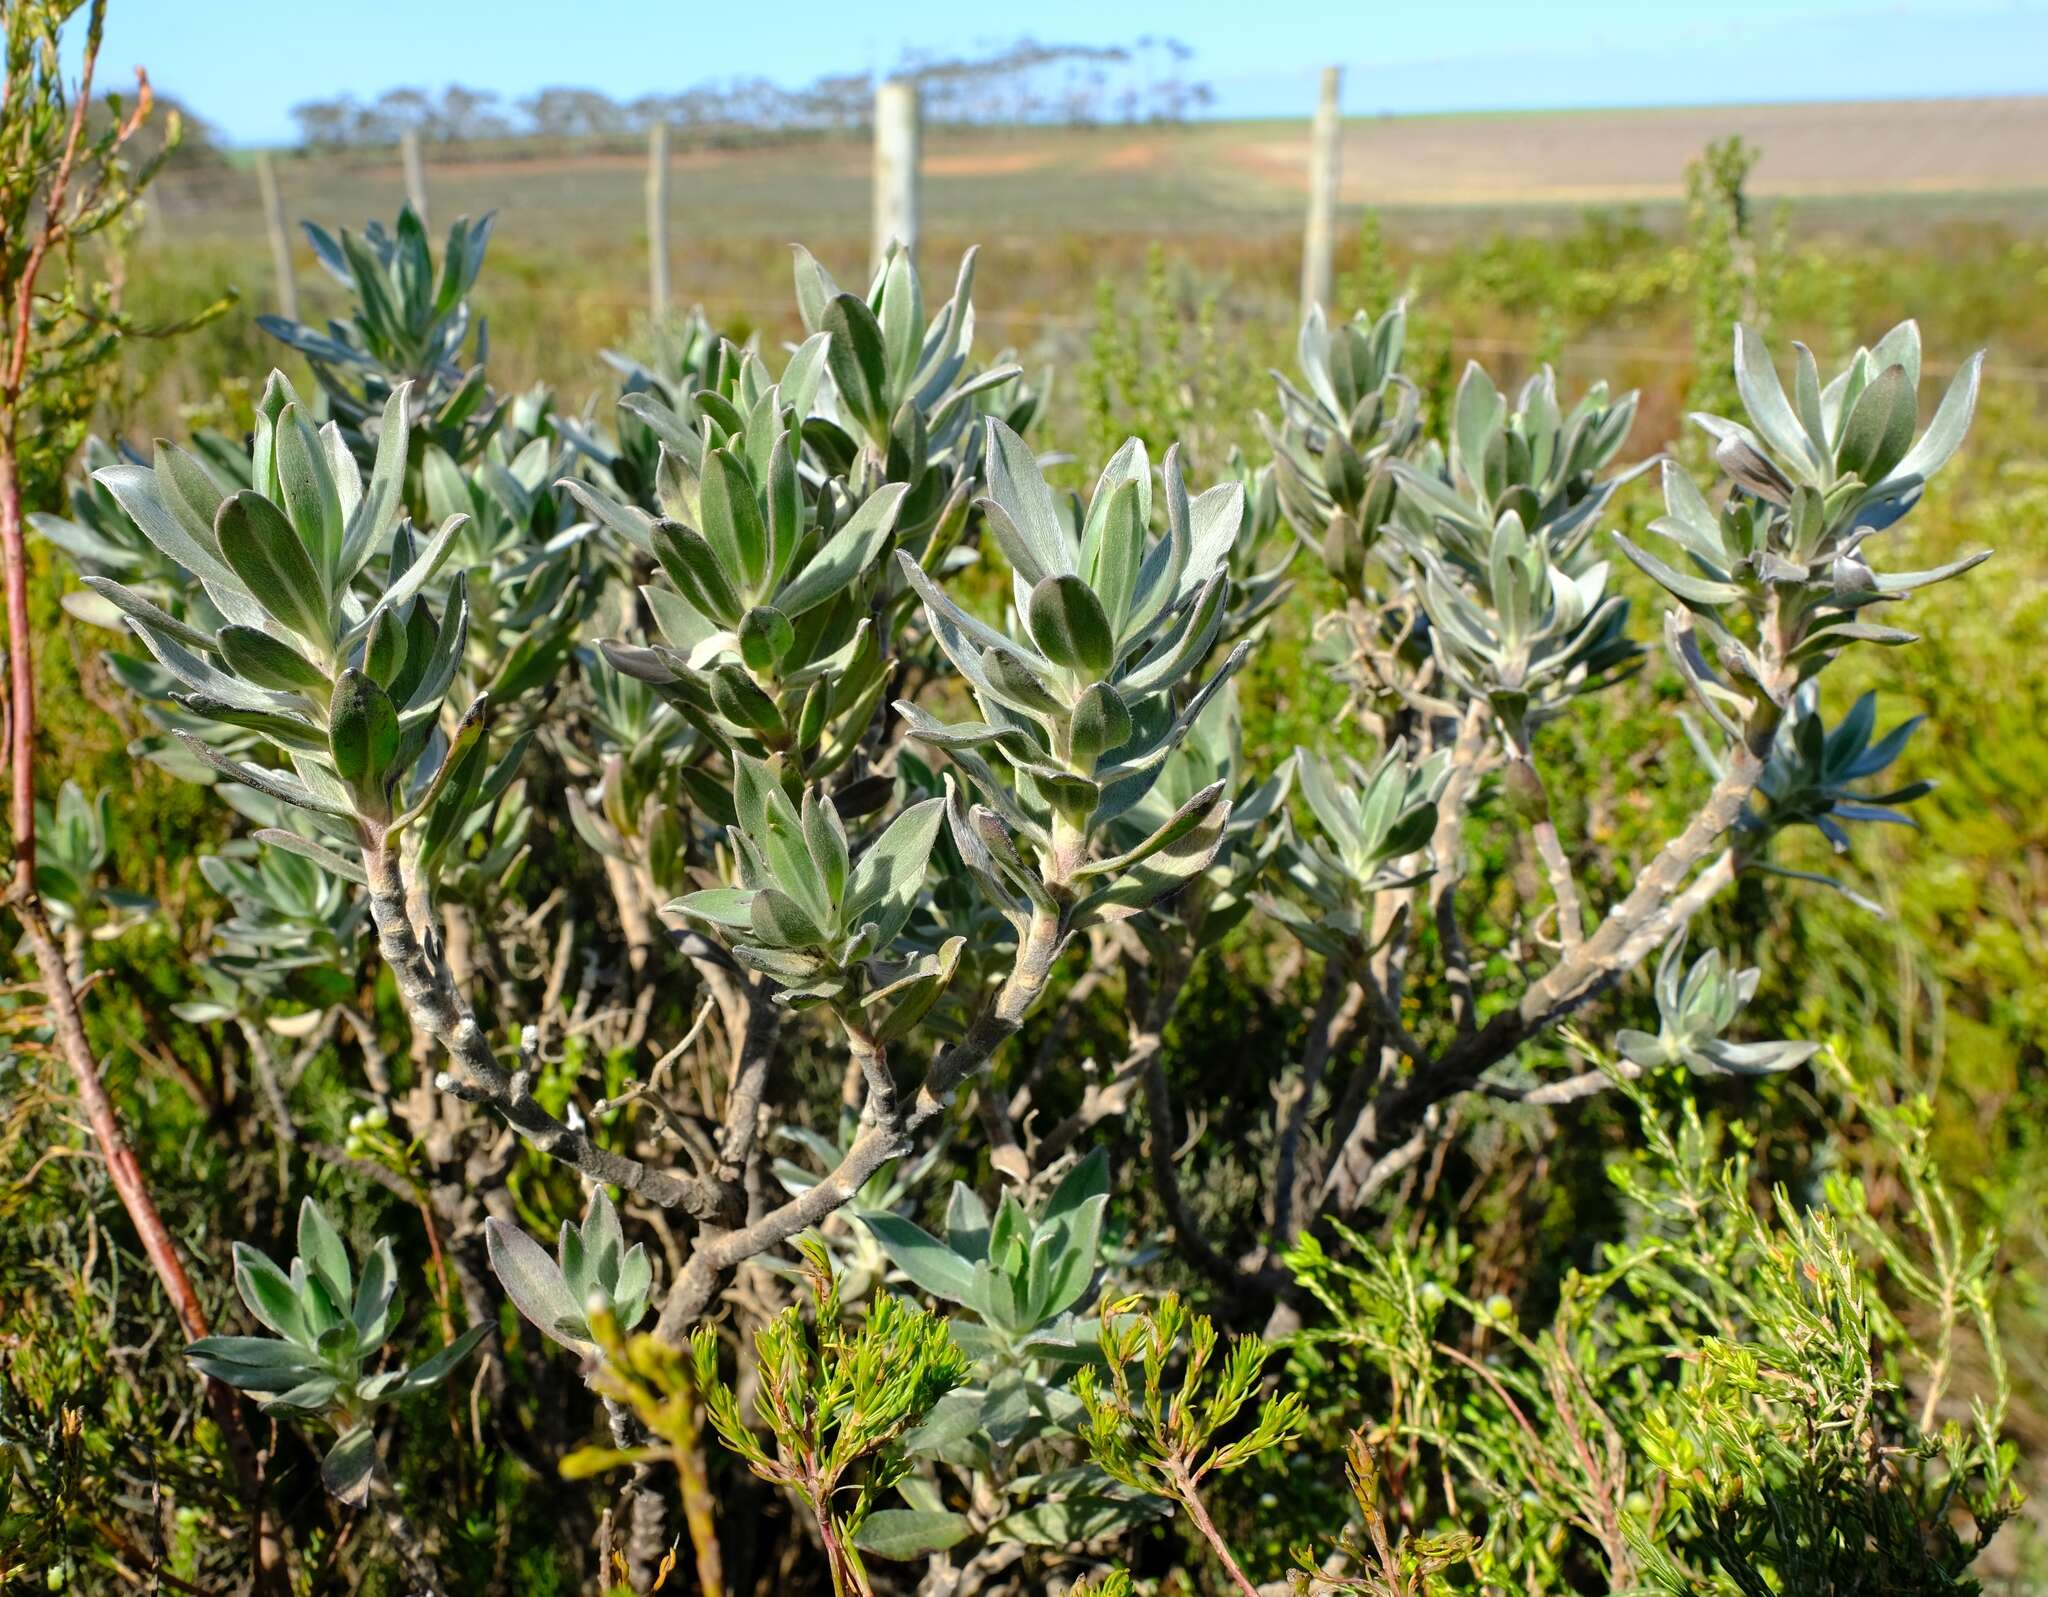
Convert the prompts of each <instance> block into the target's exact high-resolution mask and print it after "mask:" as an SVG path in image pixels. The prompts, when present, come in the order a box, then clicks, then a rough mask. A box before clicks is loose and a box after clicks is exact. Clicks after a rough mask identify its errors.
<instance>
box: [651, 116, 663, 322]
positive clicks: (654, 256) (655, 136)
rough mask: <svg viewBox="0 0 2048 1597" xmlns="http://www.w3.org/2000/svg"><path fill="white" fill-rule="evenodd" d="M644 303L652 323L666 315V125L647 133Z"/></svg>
mask: <svg viewBox="0 0 2048 1597" xmlns="http://www.w3.org/2000/svg"><path fill="white" fill-rule="evenodd" d="M647 301H648V309H649V311H650V312H651V313H652V315H653V317H654V320H655V321H656V322H657V323H659V322H660V321H661V319H662V318H663V317H664V316H666V315H668V124H667V123H666V122H657V123H655V124H654V126H653V127H651V128H649V129H648V130H647Z"/></svg>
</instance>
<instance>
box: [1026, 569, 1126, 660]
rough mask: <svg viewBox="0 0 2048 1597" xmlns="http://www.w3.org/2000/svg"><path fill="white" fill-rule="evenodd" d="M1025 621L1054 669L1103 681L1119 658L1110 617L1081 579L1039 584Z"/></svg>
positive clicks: (1055, 578)
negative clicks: (1054, 666)
mask: <svg viewBox="0 0 2048 1597" xmlns="http://www.w3.org/2000/svg"><path fill="white" fill-rule="evenodd" d="M1026 619H1027V621H1028V622H1029V624H1030V627H1031V638H1032V641H1033V642H1035V643H1036V644H1037V645H1038V647H1039V650H1040V652H1042V653H1043V654H1044V655H1045V657H1046V658H1047V659H1048V660H1050V661H1052V663H1053V664H1054V665H1059V666H1065V667H1066V668H1067V669H1068V670H1070V671H1083V672H1086V673H1087V674H1088V675H1090V676H1095V677H1100V676H1102V675H1104V674H1105V673H1107V672H1108V670H1109V667H1110V663H1111V661H1112V660H1114V658H1115V657H1116V638H1115V635H1114V634H1113V633H1111V631H1110V629H1109V617H1108V616H1106V615H1104V614H1103V611H1102V604H1101V602H1100V601H1099V600H1098V599H1097V598H1096V597H1095V595H1094V593H1093V592H1091V591H1090V589H1089V587H1088V584H1087V583H1085V582H1083V581H1082V580H1081V579H1080V578H1079V577H1076V576H1068V575H1061V576H1052V577H1047V578H1046V579H1045V580H1044V581H1043V582H1041V583H1039V584H1038V586H1037V587H1035V588H1033V589H1032V590H1031V602H1030V607H1029V612H1028V614H1027V617H1026Z"/></svg>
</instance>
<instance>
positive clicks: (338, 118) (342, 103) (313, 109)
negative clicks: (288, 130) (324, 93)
mask: <svg viewBox="0 0 2048 1597" xmlns="http://www.w3.org/2000/svg"><path fill="white" fill-rule="evenodd" d="M355 114H356V103H355V101H353V100H351V99H350V98H349V97H348V96H347V95H341V96H339V97H337V98H335V99H332V100H301V101H300V102H299V103H298V104H297V105H295V106H293V107H292V111H291V116H292V120H293V121H294V122H296V123H297V124H298V125H299V142H300V143H301V144H303V145H305V146H306V147H308V148H309V149H316V150H318V149H333V148H336V147H338V146H340V145H344V144H348V143H350V142H352V139H353V135H354V131H355Z"/></svg>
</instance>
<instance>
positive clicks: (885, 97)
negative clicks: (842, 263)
mask: <svg viewBox="0 0 2048 1597" xmlns="http://www.w3.org/2000/svg"><path fill="white" fill-rule="evenodd" d="M919 141H920V130H919V128H918V104H917V85H916V84H915V83H912V82H909V81H908V80H906V79H902V78H891V79H889V80H888V81H887V82H886V83H883V84H881V85H880V86H879V87H878V88H877V89H876V90H875V264H876V265H877V266H880V265H881V263H882V257H883V255H884V254H885V253H887V251H888V248H889V246H890V245H891V244H900V245H902V246H903V248H904V249H905V250H907V251H909V252H910V254H911V255H912V256H913V257H914V256H915V255H916V254H917V220H918V217H917V211H918V192H917V186H918V166H919V162H920V152H919V149H918V145H919Z"/></svg>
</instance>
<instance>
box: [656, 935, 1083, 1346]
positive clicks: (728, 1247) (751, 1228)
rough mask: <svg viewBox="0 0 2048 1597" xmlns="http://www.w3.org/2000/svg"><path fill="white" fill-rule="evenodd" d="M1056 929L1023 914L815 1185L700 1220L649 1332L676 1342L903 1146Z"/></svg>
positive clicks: (981, 1053)
mask: <svg viewBox="0 0 2048 1597" xmlns="http://www.w3.org/2000/svg"><path fill="white" fill-rule="evenodd" d="M1064 936H1065V934H1064V932H1063V930H1062V927H1061V924H1060V917H1059V916H1058V915H1057V914H1041V915H1036V916H1034V917H1033V918H1032V919H1031V921H1030V922H1029V924H1028V925H1027V926H1026V927H1025V929H1024V934H1023V936H1022V938H1021V939H1020V940H1019V942H1018V944H1017V953H1016V959H1015V962H1014V964H1013V965H1012V966H1011V970H1010V974H1009V976H1008V977H1007V978H1006V979H1005V981H1004V982H1003V985H1002V986H1001V988H999V989H998V990H997V993H996V996H995V999H994V1001H993V1002H992V1003H991V1004H990V1005H989V1006H988V1007H987V1008H986V1009H984V1010H983V1011H982V1012H981V1014H980V1015H978V1016H977V1017H976V1018H975V1020H974V1022H973V1024H972V1025H970V1026H969V1027H968V1028H967V1032H966V1035H965V1036H963V1037H962V1038H961V1039H960V1040H959V1041H958V1042H956V1043H954V1044H953V1045H952V1046H951V1047H950V1048H948V1049H947V1050H946V1051H945V1052H944V1053H943V1054H941V1055H940V1056H939V1058H938V1061H937V1062H936V1063H935V1064H934V1065H933V1066H932V1068H931V1071H930V1073H929V1074H928V1075H927V1076H926V1077H925V1080H924V1083H923V1084H922V1085H921V1086H920V1087H919V1088H918V1090H917V1093H916V1096H915V1097H914V1098H912V1099H911V1100H910V1101H909V1102H907V1103H906V1102H903V1101H901V1098H900V1094H898V1093H897V1092H896V1090H895V1087H894V1083H893V1080H892V1081H891V1084H890V1087H889V1091H888V1097H889V1099H890V1100H891V1107H890V1109H889V1111H888V1112H887V1113H886V1114H883V1113H881V1112H879V1111H878V1109H877V1106H876V1104H875V1102H874V1096H875V1095H874V1093H873V1091H872V1089H871V1091H870V1097H869V1102H868V1104H867V1106H866V1107H865V1108H864V1109H863V1111H862V1115H861V1124H860V1130H859V1131H858V1132H857V1133H856V1134H855V1136H854V1139H853V1146H852V1147H850V1148H848V1149H847V1150H846V1154H845V1157H843V1158H842V1159H841V1160H840V1161H839V1164H838V1165H837V1167H836V1168H834V1169H833V1170H832V1172H831V1173H830V1174H829V1175H827V1176H826V1177H825V1178H824V1179H823V1180H822V1181H820V1182H819V1183H818V1184H817V1185H816V1186H814V1187H810V1188H808V1189H806V1190H805V1191H804V1192H802V1193H799V1194H798V1195H797V1196H796V1197H794V1198H791V1199H790V1200H789V1201H788V1202H787V1203H784V1204H781V1205H779V1206H778V1207H776V1208H774V1209H771V1210H769V1211H768V1212H767V1213H766V1214H764V1215H762V1216H760V1217H759V1218H758V1219H756V1220H753V1221H751V1222H749V1223H748V1224H746V1225H743V1226H739V1227H737V1228H736V1229H733V1230H729V1231H727V1230H719V1229H716V1228H715V1227H713V1226H710V1225H707V1226H706V1227H705V1228H704V1229H703V1230H701V1231H700V1232H699V1233H698V1235H697V1245H696V1247H695V1248H694V1249H693V1250H692V1252H691V1254H690V1260H689V1263H688V1264H686V1265H685V1266H684V1267H683V1271H682V1273H681V1274H680V1275H679V1276H677V1277H676V1281H675V1285H674V1286H672V1287H671V1288H670V1289H669V1293H668V1296H667V1298H666V1299H665V1300H664V1301H663V1303H662V1306H661V1318H660V1320H659V1321H658V1322H657V1324H656V1326H655V1335H657V1336H658V1337H660V1338H661V1340H662V1341H664V1342H666V1343H667V1344H669V1345H670V1346H671V1347H675V1346H680V1345H681V1343H682V1341H683V1339H684V1337H686V1336H687V1335H688V1334H689V1331H690V1328H691V1326H693V1325H695V1324H696V1322H697V1321H698V1320H699V1319H700V1318H702V1316H703V1315H704V1313H705V1311H706V1310H708V1309H709V1308H710V1307H711V1304H712V1301H713V1300H714V1299H715V1298H716V1297H717V1295H718V1291H719V1287H720V1284H721V1282H722V1281H723V1280H724V1278H725V1275H726V1274H727V1272H728V1271H731V1270H733V1269H735V1268H736V1267H737V1266H739V1265H740V1264H743V1263H744V1262H745V1261H746V1260H748V1259H751V1258H753V1257H754V1256H755V1255H756V1254H760V1253H765V1252H767V1251H768V1249H770V1248H773V1247H777V1246H779V1245H780V1244H782V1243H784V1242H787V1241H788V1240H789V1239H790V1238H791V1237H793V1236H795V1235H796V1234H797V1233H798V1232H799V1231H802V1230H805V1229H806V1228H808V1227H810V1226H814V1225H816V1224H818V1222H819V1221H821V1220H823V1219H824V1218H825V1217H826V1216H827V1215H829V1214H831V1213H832V1212H833V1211H834V1210H836V1209H840V1208H843V1207H844V1206H845V1205H846V1204H848V1203H851V1202H852V1201H853V1197H854V1194H855V1193H857V1192H859V1191H860V1189H861V1187H862V1185H863V1184H864V1183H865V1182H866V1181H867V1179H868V1177H870V1176H872V1175H873V1174H874V1173H875V1172H876V1171H877V1170H879V1169H880V1168H881V1167H882V1166H883V1165H884V1164H886V1163H888V1162H889V1161H890V1160H891V1159H898V1158H901V1157H902V1156H903V1155H904V1154H906V1153H908V1152H909V1151H910V1149H911V1146H912V1139H913V1137H914V1136H915V1135H916V1133H917V1132H918V1131H919V1130H920V1129H922V1128H923V1127H924V1126H925V1125H926V1124H927V1123H928V1122H930V1121H931V1120H932V1119H933V1118H934V1117H936V1116H937V1115H939V1114H940V1113H942V1112H943V1111H944V1109H945V1107H946V1105H947V1103H948V1102H949V1101H950V1100H951V1097H952V1094H953V1093H954V1092H955V1091H956V1090H957V1089H958V1088H959V1087H961V1086H962V1085H963V1084H964V1083H965V1082H966V1081H967V1080H968V1079H969V1078H970V1077H972V1076H974V1075H975V1074H976V1073H978V1072H979V1071H980V1070H981V1068H982V1067H983V1066H984V1065H986V1064H987V1063H988V1060H989V1057H990V1055H992V1054H993V1053H994V1052H995V1051H996V1049H997V1048H999V1047H1001V1046H1002V1045H1003V1043H1005V1042H1007V1041H1008V1040H1009V1039H1010V1038H1011V1037H1012V1036H1014V1035H1015V1034H1016V1032H1017V1029H1018V1028H1019V1027H1020V1026H1022V1025H1023V1023H1024V1017H1025V1015H1027V1014H1028V1013H1029V1012H1030V1010H1031V1006H1032V1005H1033V1004H1035V1003H1037V1001H1038V998H1039V995H1040V994H1041V993H1043V992H1044V991H1045V983H1046V978H1047V976H1048V975H1049V974H1050V972H1051V970H1052V962H1053V959H1054V957H1055V956H1056V955H1057V954H1058V953H1059V950H1060V945H1061V943H1062V942H1063V941H1064Z"/></svg>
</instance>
